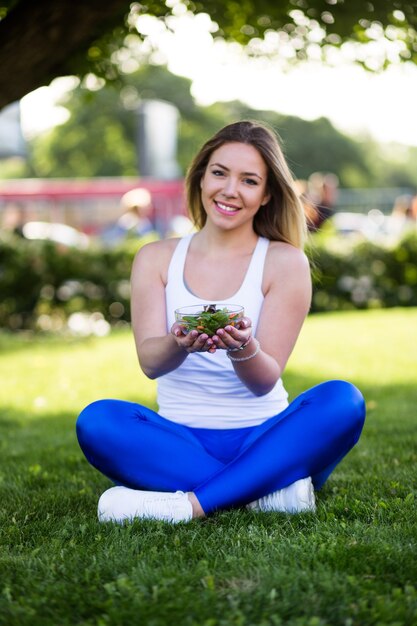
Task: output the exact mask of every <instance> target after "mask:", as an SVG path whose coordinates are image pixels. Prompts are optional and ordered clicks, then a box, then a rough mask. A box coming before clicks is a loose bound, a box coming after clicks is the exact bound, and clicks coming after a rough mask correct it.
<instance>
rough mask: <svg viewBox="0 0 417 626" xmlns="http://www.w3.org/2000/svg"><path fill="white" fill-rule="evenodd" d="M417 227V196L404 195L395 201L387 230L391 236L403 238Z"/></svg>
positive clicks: (387, 222)
mask: <svg viewBox="0 0 417 626" xmlns="http://www.w3.org/2000/svg"><path fill="white" fill-rule="evenodd" d="M416 225H417V195H416V196H413V195H411V194H402V195H400V196H398V197H397V198H396V199H395V202H394V206H393V207H392V211H391V215H390V216H389V217H388V218H387V219H386V223H385V228H386V231H387V232H388V234H389V235H393V236H394V237H401V236H402V235H403V234H404V233H406V232H407V231H409V230H412V229H413V228H415V227H416Z"/></svg>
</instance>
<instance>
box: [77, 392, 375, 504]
mask: <svg viewBox="0 0 417 626" xmlns="http://www.w3.org/2000/svg"><path fill="white" fill-rule="evenodd" d="M364 419H365V403H364V400H363V397H362V395H361V393H360V392H359V391H358V389H357V388H356V387H354V386H353V385H351V384H350V383H347V382H345V381H341V380H332V381H328V382H325V383H322V384H320V385H317V386H316V387H313V388H312V389H309V390H308V391H306V392H304V393H302V394H301V395H300V396H298V397H297V398H296V399H295V400H294V401H293V402H291V404H290V405H289V406H288V407H287V408H286V409H285V410H284V411H282V412H281V413H279V414H278V415H276V416H275V417H272V418H270V419H268V420H267V421H266V422H264V423H263V424H261V425H259V426H253V427H249V428H238V429H228V430H213V429H207V428H190V427H187V426H183V425H181V424H177V423H175V422H171V421H169V420H167V419H165V418H163V417H161V416H160V415H158V413H155V411H152V410H151V409H148V408H146V407H144V406H141V405H140V404H136V403H133V402H124V401H122V400H98V401H97V402H93V403H92V404H90V405H89V406H87V407H86V408H85V409H84V411H83V412H82V413H81V415H80V416H79V418H78V421H77V436H78V441H79V444H80V446H81V448H82V450H83V452H84V454H85V456H86V458H87V460H88V461H89V462H90V463H91V464H92V465H93V466H94V467H96V468H97V469H98V470H99V471H100V472H102V473H103V474H105V475H106V476H108V477H109V478H110V479H111V480H113V481H114V482H115V483H117V484H120V485H125V486H127V487H131V488H134V489H146V490H156V491H177V490H181V491H194V493H195V494H196V496H197V498H198V500H199V502H200V504H201V506H202V507H203V509H204V511H205V513H206V514H209V513H211V512H213V511H215V510H217V509H223V508H228V507H234V506H241V505H244V504H247V503H248V502H251V501H253V500H256V499H257V498H260V497H262V496H264V495H266V494H268V493H272V492H273V491H276V490H277V489H282V488H283V487H286V486H287V485H290V484H291V483H293V482H294V481H296V480H299V479H300V478H305V477H307V476H312V478H313V483H314V486H315V488H316V489H319V488H320V487H321V486H322V485H323V484H324V482H325V481H326V479H327V477H328V476H329V474H330V473H331V472H332V471H333V469H334V468H335V467H336V465H337V464H338V463H339V461H341V459H342V458H343V457H344V456H345V455H346V454H347V452H349V450H350V449H351V448H352V447H353V446H354V445H355V443H356V442H357V441H358V439H359V436H360V433H361V431H362V427H363V423H364Z"/></svg>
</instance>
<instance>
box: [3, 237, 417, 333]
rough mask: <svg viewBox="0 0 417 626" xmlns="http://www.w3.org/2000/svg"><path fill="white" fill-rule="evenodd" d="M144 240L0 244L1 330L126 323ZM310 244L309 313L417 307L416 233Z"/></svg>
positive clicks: (11, 241) (12, 239)
mask: <svg viewBox="0 0 417 626" xmlns="http://www.w3.org/2000/svg"><path fill="white" fill-rule="evenodd" d="M148 241H149V238H143V239H139V240H132V241H130V242H127V243H126V244H124V245H122V246H120V247H118V248H116V249H102V248H99V247H92V248H91V249H88V250H77V249H72V248H64V247H61V246H56V245H54V244H52V243H49V242H36V241H26V240H23V239H20V238H18V237H13V236H10V237H8V238H6V237H3V238H2V239H0V327H3V328H10V329H19V328H36V327H37V321H38V320H39V317H40V316H46V317H47V318H50V319H51V327H52V328H53V327H54V323H53V321H54V319H55V320H56V321H60V326H62V325H63V324H64V322H65V320H66V319H67V318H68V316H69V315H71V314H72V313H76V312H79V311H84V312H90V313H100V314H101V315H102V316H103V318H104V319H105V320H107V321H108V322H109V323H110V324H112V325H117V324H119V325H120V324H122V323H126V322H129V321H130V288H129V277H130V270H131V266H132V262H133V258H134V255H135V252H136V251H137V250H138V249H139V248H140V246H141V245H143V244H144V243H147V242H148ZM329 241H330V243H327V242H326V240H324V242H320V238H317V240H315V239H312V243H311V245H310V246H309V248H308V250H307V253H308V255H309V257H310V259H311V261H312V266H313V279H314V295H313V303H312V311H313V312H320V311H336V310H350V309H372V308H379V307H395V306H416V305H417V236H416V235H415V234H410V235H408V236H406V237H405V238H404V239H403V240H402V241H400V242H399V243H398V244H397V246H396V247H394V248H392V249H391V248H386V247H382V246H377V245H375V244H373V243H360V244H357V245H355V246H354V247H353V248H352V247H351V246H349V247H346V246H343V245H342V243H343V242H342V240H340V239H339V240H337V239H336V240H334V239H330V240H329Z"/></svg>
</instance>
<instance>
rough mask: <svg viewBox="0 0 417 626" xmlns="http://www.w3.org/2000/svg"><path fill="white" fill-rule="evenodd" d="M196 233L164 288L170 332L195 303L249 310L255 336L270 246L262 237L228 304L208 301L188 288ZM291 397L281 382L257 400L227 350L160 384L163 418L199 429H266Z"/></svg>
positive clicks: (197, 356)
mask: <svg viewBox="0 0 417 626" xmlns="http://www.w3.org/2000/svg"><path fill="white" fill-rule="evenodd" d="M192 237H193V233H192V234H190V235H188V236H186V237H184V238H183V239H180V241H179V242H178V244H177V246H176V248H175V250H174V253H173V255H172V258H171V261H170V265H169V268H168V280H167V285H166V288H165V300H166V309H167V331H168V332H169V330H170V329H171V326H172V324H173V323H174V321H175V315H174V311H175V309H177V308H179V307H183V306H189V305H193V304H220V303H224V302H226V303H228V304H239V305H242V306H244V308H245V315H247V316H248V317H249V318H250V319H251V321H252V326H253V334H254V335H255V334H256V328H257V325H258V320H259V315H260V312H261V308H262V303H263V300H264V296H263V293H262V277H263V269H264V264H265V258H266V253H267V251H268V245H269V241H268V239H265V238H264V237H259V239H258V242H257V244H256V247H255V250H254V252H253V254H252V258H251V260H250V264H249V267H248V270H247V272H246V275H245V278H244V280H243V282H242V284H241V286H240V288H239V289H238V291H237V292H236V293H235V294H234V295H232V296H231V297H229V298H227V299H223V300H222V301H220V300H217V301H216V300H210V301H208V300H203V299H202V298H198V297H196V296H195V295H194V294H193V293H191V292H190V291H189V289H187V286H186V284H185V281H184V266H185V260H186V257H187V252H188V248H189V245H190V242H191V239H192ZM287 398H288V394H287V392H286V391H285V389H284V386H283V384H282V380H281V379H279V380H278V381H277V383H276V384H275V386H274V388H273V389H272V390H271V391H270V392H269V393H267V394H265V395H264V396H256V395H254V394H253V393H252V392H251V391H250V390H249V389H248V388H247V387H246V386H245V385H244V384H243V383H242V382H241V381H240V380H239V378H238V377H237V376H236V373H235V371H234V369H233V365H232V363H231V362H230V359H229V358H228V357H227V356H226V352H225V351H224V350H217V351H216V352H215V353H214V354H211V353H208V352H195V353H192V354H189V355H188V357H187V358H186V359H185V361H184V362H183V363H182V364H181V365H180V366H179V367H178V368H177V369H175V370H173V371H172V372H169V373H168V374H165V375H164V376H161V377H160V378H159V379H158V405H159V413H160V415H162V416H163V417H165V418H167V419H169V420H171V421H173V422H178V423H180V424H185V425H187V426H190V427H194V428H214V429H226V428H245V427H247V426H255V425H257V424H261V423H262V422H264V421H265V420H267V419H268V418H270V417H272V416H274V415H276V414H277V413H280V412H281V411H283V410H284V409H285V408H286V407H287V406H288V401H287Z"/></svg>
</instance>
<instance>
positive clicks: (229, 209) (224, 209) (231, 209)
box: [214, 201, 240, 215]
mask: <svg viewBox="0 0 417 626" xmlns="http://www.w3.org/2000/svg"><path fill="white" fill-rule="evenodd" d="M214 204H215V205H216V208H217V210H218V211H219V213H222V214H223V215H235V214H236V213H237V212H238V211H240V207H238V206H234V205H233V204H224V203H223V202H216V201H214Z"/></svg>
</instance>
